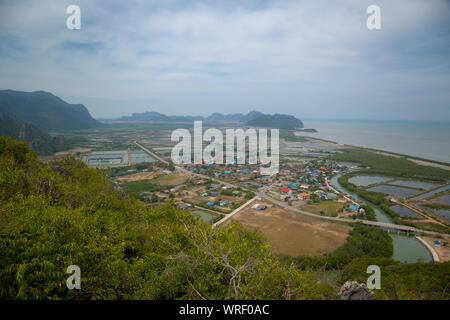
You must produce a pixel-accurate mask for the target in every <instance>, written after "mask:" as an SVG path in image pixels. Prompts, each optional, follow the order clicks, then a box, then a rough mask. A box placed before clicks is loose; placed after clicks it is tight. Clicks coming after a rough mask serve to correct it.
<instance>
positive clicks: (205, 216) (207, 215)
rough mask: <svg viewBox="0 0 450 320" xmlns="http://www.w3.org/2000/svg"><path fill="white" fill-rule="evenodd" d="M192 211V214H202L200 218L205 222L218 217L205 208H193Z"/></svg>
mask: <svg viewBox="0 0 450 320" xmlns="http://www.w3.org/2000/svg"><path fill="white" fill-rule="evenodd" d="M190 212H191V214H194V215H198V216H200V218H201V219H202V220H203V221H205V222H209V221H211V220H212V219H214V218H215V217H216V215H215V214H213V213H211V212H207V211H203V210H191V211H190Z"/></svg>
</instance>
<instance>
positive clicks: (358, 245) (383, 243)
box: [296, 224, 394, 269]
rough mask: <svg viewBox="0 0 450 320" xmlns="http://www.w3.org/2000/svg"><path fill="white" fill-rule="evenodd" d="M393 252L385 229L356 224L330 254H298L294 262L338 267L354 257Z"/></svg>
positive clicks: (313, 267)
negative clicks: (345, 240) (319, 255)
mask: <svg viewBox="0 0 450 320" xmlns="http://www.w3.org/2000/svg"><path fill="white" fill-rule="evenodd" d="M393 252H394V247H393V244H392V239H391V237H390V236H389V234H388V233H387V232H386V231H384V230H382V229H379V228H373V227H368V226H364V225H362V224H356V225H355V227H354V228H353V230H352V231H350V234H349V237H348V238H347V242H346V243H345V244H344V245H343V246H341V247H339V248H337V249H336V250H335V251H334V252H332V253H331V254H328V255H325V256H323V257H308V256H299V257H297V258H296V262H297V264H298V266H299V267H300V268H302V269H308V268H312V269H317V268H319V267H325V268H326V269H340V268H342V267H344V266H345V265H346V264H348V263H349V262H350V261H352V260H353V259H356V258H361V257H391V256H392V254H393Z"/></svg>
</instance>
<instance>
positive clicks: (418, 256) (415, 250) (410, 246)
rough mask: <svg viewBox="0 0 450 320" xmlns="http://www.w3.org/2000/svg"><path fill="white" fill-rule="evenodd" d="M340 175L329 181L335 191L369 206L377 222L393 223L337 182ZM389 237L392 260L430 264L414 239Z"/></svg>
mask: <svg viewBox="0 0 450 320" xmlns="http://www.w3.org/2000/svg"><path fill="white" fill-rule="evenodd" d="M339 176H340V175H335V176H333V177H332V178H331V179H330V184H331V185H332V186H333V187H334V188H336V189H337V190H339V191H341V192H343V193H346V194H348V195H350V196H351V197H352V198H353V199H355V200H357V201H361V202H363V203H365V204H367V205H370V206H371V207H372V208H373V209H374V211H375V214H376V219H377V221H380V222H386V223H394V222H393V221H392V219H391V217H390V216H389V215H387V214H386V213H385V212H384V211H382V210H381V209H380V208H379V207H377V206H375V205H374V204H372V203H369V202H368V201H367V200H365V199H363V198H361V197H359V196H358V195H357V194H355V193H353V192H350V191H348V190H347V189H345V188H344V187H343V186H341V185H340V183H339V182H338V178H339ZM389 235H390V236H391V238H392V241H393V245H394V254H393V256H392V259H394V260H397V261H401V262H408V263H414V262H419V261H423V262H430V261H432V259H431V255H430V253H429V252H428V250H427V249H426V248H425V247H424V246H423V245H422V244H421V243H420V242H419V241H417V240H416V239H415V238H414V237H408V236H406V235H400V234H395V233H392V232H390V233H389Z"/></svg>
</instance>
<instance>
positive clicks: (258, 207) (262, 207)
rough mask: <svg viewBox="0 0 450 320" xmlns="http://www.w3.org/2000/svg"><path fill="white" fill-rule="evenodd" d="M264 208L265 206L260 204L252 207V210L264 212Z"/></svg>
mask: <svg viewBox="0 0 450 320" xmlns="http://www.w3.org/2000/svg"><path fill="white" fill-rule="evenodd" d="M266 208H267V206H266V205H264V204H261V203H257V204H255V205H254V206H253V207H252V209H253V210H264V209H266Z"/></svg>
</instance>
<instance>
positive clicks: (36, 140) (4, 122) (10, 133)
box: [0, 114, 69, 155]
mask: <svg viewBox="0 0 450 320" xmlns="http://www.w3.org/2000/svg"><path fill="white" fill-rule="evenodd" d="M0 136H5V137H11V138H13V139H16V140H20V141H27V142H28V146H29V147H30V148H31V149H32V150H34V151H36V152H38V153H39V154H42V155H50V154H53V153H55V152H58V151H62V150H66V149H68V148H69V146H68V144H67V143H66V139H65V138H64V136H62V135H59V136H57V137H52V136H50V135H49V134H47V133H45V132H43V131H41V130H39V129H38V128H36V127H35V126H34V125H32V124H30V123H17V122H15V121H14V120H13V119H12V118H11V117H9V116H8V115H5V114H0Z"/></svg>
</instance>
